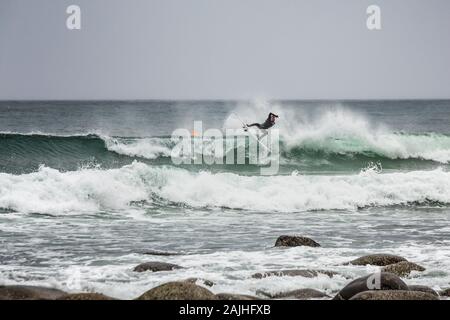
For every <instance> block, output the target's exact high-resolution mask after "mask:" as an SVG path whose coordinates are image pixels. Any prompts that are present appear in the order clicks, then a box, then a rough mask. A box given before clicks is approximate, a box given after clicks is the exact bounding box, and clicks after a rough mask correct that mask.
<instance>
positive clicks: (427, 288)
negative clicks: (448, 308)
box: [408, 285, 439, 297]
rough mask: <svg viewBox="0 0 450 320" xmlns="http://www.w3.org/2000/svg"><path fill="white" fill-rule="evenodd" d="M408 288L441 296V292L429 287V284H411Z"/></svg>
mask: <svg viewBox="0 0 450 320" xmlns="http://www.w3.org/2000/svg"><path fill="white" fill-rule="evenodd" d="M408 288H409V290H410V291H420V292H427V293H429V294H432V295H434V296H436V297H439V294H438V293H437V292H436V291H435V290H433V289H432V288H430V287H427V286H420V285H409V286H408Z"/></svg>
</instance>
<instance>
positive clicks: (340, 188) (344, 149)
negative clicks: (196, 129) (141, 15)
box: [0, 100, 450, 298]
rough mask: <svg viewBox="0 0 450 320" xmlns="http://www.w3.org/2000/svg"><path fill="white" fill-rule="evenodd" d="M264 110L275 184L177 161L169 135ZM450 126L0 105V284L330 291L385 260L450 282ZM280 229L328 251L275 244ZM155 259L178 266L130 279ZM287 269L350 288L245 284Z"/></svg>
mask: <svg viewBox="0 0 450 320" xmlns="http://www.w3.org/2000/svg"><path fill="white" fill-rule="evenodd" d="M269 112H274V113H276V114H278V115H279V116H280V117H279V120H278V121H277V124H276V126H275V128H277V129H279V130H280V138H281V141H280V170H279V172H278V174H277V175H274V176H261V175H260V174H259V172H260V171H259V169H260V166H258V165H252V164H249V163H248V161H247V164H245V165H238V164H234V165H225V164H223V165H221V164H213V165H207V164H202V165H180V166H175V165H174V164H173V163H172V161H171V158H170V156H171V152H172V149H173V147H174V144H175V142H174V141H173V140H172V139H171V137H170V135H171V133H172V131H173V130H175V129H177V128H186V129H188V130H192V129H193V123H194V121H195V120H201V121H203V128H204V130H206V129H208V128H218V129H221V130H225V129H228V128H241V127H242V123H241V122H240V120H239V119H237V118H236V116H234V114H238V115H239V117H240V118H242V119H243V120H244V121H245V122H263V121H264V120H265V118H266V117H267V114H268V113H269ZM449 123H450V102H449V101H369V102H368V101H350V102H345V101H344V102H326V101H323V102H320V101H316V102H313V101H309V102H308V101H306V102H294V101H284V102H277V101H266V100H256V101H251V102H245V101H241V102H231V101H219V102H208V101H203V102H195V101H190V102H182V101H180V102H166V101H137V102H132V101H125V102H106V101H105V102H0V132H1V133H0V241H2V243H4V246H2V248H0V262H1V266H0V285H1V284H12V283H22V284H23V283H26V284H41V285H42V284H45V285H54V286H56V287H58V288H61V289H64V290H69V291H79V290H85V291H86V290H87V291H100V292H103V293H106V294H110V295H112V296H116V297H124V298H132V297H135V296H136V295H138V294H140V293H142V292H143V291H145V290H147V289H149V288H150V287H152V286H154V285H156V284H159V283H162V282H165V281H167V280H173V279H183V278H188V277H190V276H194V275H195V276H199V275H201V276H204V277H206V278H208V279H211V280H214V281H216V282H217V286H215V287H213V288H212V290H213V291H215V292H216V291H217V292H220V291H229V292H236V293H249V294H255V292H256V290H258V289H267V290H272V291H276V290H278V289H283V290H287V289H298V288H302V287H312V288H316V289H320V290H324V291H326V292H328V293H330V294H331V293H333V292H335V291H336V290H337V289H339V288H340V287H342V285H343V284H345V283H346V282H347V281H348V280H347V279H346V277H350V278H352V277H355V276H357V275H363V274H366V273H367V268H366V267H351V268H348V267H347V268H346V269H345V270H344V269H343V268H342V266H340V265H341V263H342V262H345V261H347V260H349V259H351V258H353V257H357V256H359V255H362V254H365V253H374V252H375V253H376V252H389V253H395V254H400V255H406V258H410V259H411V260H412V261H414V262H418V263H422V264H424V265H426V266H427V271H425V272H424V273H421V274H420V275H414V277H413V278H412V279H411V282H415V283H420V284H427V285H430V286H435V287H443V286H446V285H448V284H449V280H450V275H449V273H448V268H447V267H446V266H448V265H450V250H449V249H448V245H449V241H450V233H449V232H450V229H449V227H448V222H449V219H450V210H449V207H450V173H449V172H448V168H449V162H450V128H449V126H448V124H449ZM227 151H228V152H231V151H234V150H227ZM205 153H206V151H205ZM197 156H199V155H198V154H192V155H191V157H197ZM200 156H202V155H200ZM203 156H208V154H203ZM247 160H248V159H247ZM283 233H289V234H302V235H307V236H311V237H312V238H314V239H316V240H318V241H319V242H320V243H321V244H322V248H320V249H318V250H311V249H309V248H292V249H288V250H277V249H274V248H271V247H272V246H273V243H274V241H275V239H276V238H277V237H278V236H279V235H281V234H283ZM29 248H33V250H30V249H29ZM150 249H154V250H168V251H176V252H181V253H184V255H181V256H175V257H161V259H159V258H160V257H158V260H162V261H167V262H174V263H178V264H181V265H183V266H185V267H187V268H186V269H183V270H179V271H173V272H170V273H163V274H158V275H153V274H145V275H139V274H136V273H133V272H132V268H133V266H134V265H136V264H138V263H140V262H144V261H146V260H154V259H152V257H148V256H145V255H142V254H141V253H140V252H142V251H143V250H150ZM299 256H300V257H302V259H300V260H301V261H299V259H298V257H299ZM274 261H276V262H274ZM289 268H291V269H292V268H305V269H306V268H320V269H333V270H337V271H342V272H343V273H344V275H345V276H342V277H335V278H332V279H330V278H328V277H326V278H317V279H300V278H301V277H295V278H296V279H292V278H290V279H283V278H282V279H263V280H255V279H252V278H251V277H250V275H251V274H252V273H253V272H258V271H261V270H265V269H269V270H270V269H289ZM341 269H342V270H341ZM74 270H75V271H76V273H77V274H78V276H77V277H78V278H77V281H75V284H74V279H72V277H73V274H74ZM119 283H120V284H121V285H120V286H119V285H118V284H119ZM123 283H126V285H123Z"/></svg>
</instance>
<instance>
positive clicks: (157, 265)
mask: <svg viewBox="0 0 450 320" xmlns="http://www.w3.org/2000/svg"><path fill="white" fill-rule="evenodd" d="M181 268H182V267H180V266H178V265H176V264H172V263H166V262H158V261H150V262H144V263H141V264H140V265H138V266H136V267H135V268H134V270H133V271H135V272H144V271H152V272H157V271H170V270H174V269H181Z"/></svg>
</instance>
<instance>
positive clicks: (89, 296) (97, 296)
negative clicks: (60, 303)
mask: <svg viewBox="0 0 450 320" xmlns="http://www.w3.org/2000/svg"><path fill="white" fill-rule="evenodd" d="M58 300H116V299H114V298H111V297H108V296H105V295H103V294H101V293H71V294H67V295H65V296H62V297H61V298H58Z"/></svg>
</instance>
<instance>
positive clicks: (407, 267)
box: [381, 261, 425, 277]
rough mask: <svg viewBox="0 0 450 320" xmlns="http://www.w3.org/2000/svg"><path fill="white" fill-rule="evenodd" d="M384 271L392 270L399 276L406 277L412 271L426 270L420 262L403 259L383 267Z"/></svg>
mask: <svg viewBox="0 0 450 320" xmlns="http://www.w3.org/2000/svg"><path fill="white" fill-rule="evenodd" d="M381 270H382V271H384V272H390V273H393V274H396V275H398V276H399V277H405V276H407V275H409V274H410V273H411V271H425V268H424V267H422V266H419V265H418V264H415V263H412V262H408V261H401V262H398V263H394V264H390V265H387V266H385V267H383V268H382V269H381Z"/></svg>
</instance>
